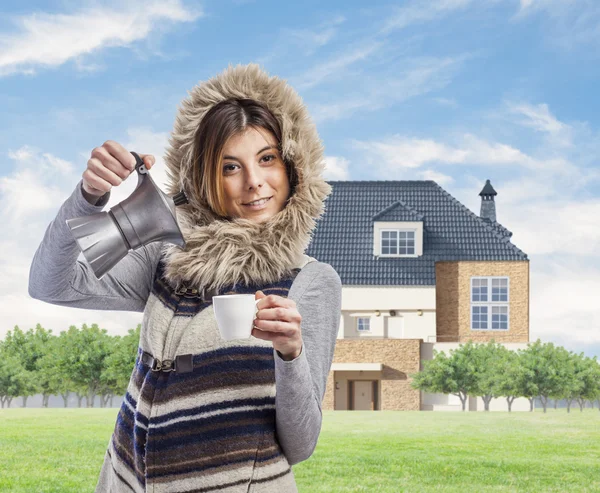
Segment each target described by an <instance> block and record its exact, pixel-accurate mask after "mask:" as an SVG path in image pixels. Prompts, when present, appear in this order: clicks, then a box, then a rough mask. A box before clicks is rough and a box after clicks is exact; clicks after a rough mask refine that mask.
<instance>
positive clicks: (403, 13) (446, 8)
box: [381, 0, 473, 34]
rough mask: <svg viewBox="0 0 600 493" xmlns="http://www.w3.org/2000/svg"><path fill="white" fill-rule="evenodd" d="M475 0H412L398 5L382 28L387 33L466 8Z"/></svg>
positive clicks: (382, 31)
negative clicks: (416, 0) (423, 0)
mask: <svg viewBox="0 0 600 493" xmlns="http://www.w3.org/2000/svg"><path fill="white" fill-rule="evenodd" d="M472 1H473V0H436V1H429V2H411V3H409V4H408V5H405V6H402V7H398V8H396V9H395V11H394V13H393V14H392V15H391V16H390V17H389V19H387V21H386V22H385V24H384V26H383V27H382V29H381V33H382V34H386V33H388V32H390V31H393V30H396V29H404V28H405V27H408V26H410V25H412V24H417V23H421V22H427V21H431V20H434V19H436V18H438V17H441V16H443V15H445V14H448V13H450V12H453V11H455V10H460V9H465V8H466V7H468V6H469V5H470V4H471V3H472Z"/></svg>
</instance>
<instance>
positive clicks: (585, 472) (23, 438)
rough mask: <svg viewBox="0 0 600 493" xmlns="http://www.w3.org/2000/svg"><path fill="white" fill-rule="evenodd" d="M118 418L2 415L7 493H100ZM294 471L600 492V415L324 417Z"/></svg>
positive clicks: (347, 486) (332, 483) (396, 488)
mask: <svg viewBox="0 0 600 493" xmlns="http://www.w3.org/2000/svg"><path fill="white" fill-rule="evenodd" d="M116 413H117V409H2V410H0V492H3V493H4V492H10V493H30V492H36V493H55V492H56V493H59V492H60V493H63V492H65V493H66V492H77V493H81V492H88V491H89V492H93V491H94V487H95V485H96V481H97V479H98V473H99V471H100V466H101V464H102V460H103V458H104V451H105V449H106V446H107V444H108V441H109V439H110V435H111V433H112V430H113V427H114V421H115V417H116ZM294 474H295V476H296V482H297V484H298V489H299V492H300V493H305V492H306V493H308V492H310V493H313V492H314V493H321V492H322V493H337V492H340V493H342V492H375V493H387V492H390V493H392V492H393V493H397V492H417V491H418V492H432V491H435V492H461V493H463V492H465V491H469V492H471V491H473V492H478V493H479V492H482V493H483V492H536V493H538V492H541V491H543V492H559V491H560V492H561V493H563V492H565V491H567V492H571V491H574V492H575V491H576V492H578V493H579V492H581V493H583V492H600V412H598V410H597V409H586V410H585V411H584V412H583V413H581V412H580V411H579V410H578V409H577V410H572V411H571V413H570V414H567V412H566V411H565V410H564V409H561V410H554V409H549V410H548V413H546V414H543V413H542V412H541V410H539V411H538V410H536V411H535V412H534V413H526V412H514V413H501V412H491V413H483V412H476V413H475V412H471V413H461V412H393V411H381V412H368V411H351V412H347V411H336V412H333V411H324V418H323V428H322V431H321V436H320V438H319V444H318V446H317V448H316V450H315V452H314V454H313V455H312V457H311V458H310V459H309V460H307V461H305V462H302V463H300V464H297V465H295V466H294ZM282 493H283V492H282Z"/></svg>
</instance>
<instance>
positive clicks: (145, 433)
mask: <svg viewBox="0 0 600 493" xmlns="http://www.w3.org/2000/svg"><path fill="white" fill-rule="evenodd" d="M141 157H142V158H143V160H144V162H145V164H146V165H147V167H148V168H151V167H152V165H153V164H154V162H155V161H154V157H153V156H150V155H141ZM165 162H166V166H167V170H168V178H169V183H168V186H167V192H168V193H169V194H171V195H174V194H175V193H177V192H179V191H180V190H183V191H185V193H186V195H187V197H188V199H189V203H188V204H187V205H185V206H180V207H178V209H177V218H178V222H179V224H180V227H181V229H182V232H183V234H184V237H185V240H186V247H185V249H181V248H179V247H177V246H174V245H169V244H163V243H151V244H149V245H147V246H143V247H141V248H139V249H138V250H135V251H131V252H129V254H128V255H127V256H126V257H125V258H124V259H123V260H121V262H119V264H117V265H116V266H115V267H114V268H113V269H112V270H111V271H110V272H109V273H108V274H106V275H105V276H104V277H103V278H102V279H101V280H97V279H96V277H95V276H94V274H93V272H92V270H91V268H90V267H89V266H88V265H87V264H86V263H84V262H80V261H77V257H78V254H79V249H78V247H77V245H76V243H75V241H74V239H73V237H72V235H71V234H70V231H69V230H68V228H67V226H66V224H65V221H66V219H69V218H71V217H77V216H81V215H85V214H93V213H96V212H98V211H100V210H102V208H103V207H104V205H106V203H107V201H108V198H109V196H110V189H111V187H112V186H116V185H118V184H119V183H121V182H122V180H123V179H125V178H127V176H128V175H129V174H130V173H131V172H132V171H133V169H134V166H133V165H134V164H135V159H134V158H133V156H132V155H131V154H130V153H129V152H128V150H126V149H124V148H123V147H122V146H121V145H119V144H118V143H116V142H112V141H107V142H106V143H105V144H104V145H103V146H101V147H100V148H96V149H94V151H93V152H92V157H91V159H90V160H89V161H88V166H87V169H86V171H85V172H84V173H83V179H82V180H81V181H80V183H78V185H77V187H76V189H75V190H74V192H73V193H72V195H71V196H70V197H69V198H68V199H67V200H66V201H65V203H64V204H63V205H62V206H61V208H60V209H59V211H58V214H57V217H56V218H55V219H54V221H53V222H52V223H51V224H50V225H49V227H48V229H47V231H46V233H45V236H44V239H43V241H42V243H41V244H40V246H39V248H38V250H37V252H36V254H35V257H34V259H33V262H32V266H31V272H30V279H29V292H30V295H31V296H33V297H34V298H37V299H40V300H43V301H46V302H49V303H54V304H57V305H65V306H71V307H80V308H93V309H106V310H132V311H139V312H143V322H142V330H141V337H140V344H139V349H138V356H137V358H136V363H135V368H134V370H133V373H132V375H131V380H130V383H129V386H128V388H127V393H126V395H125V398H124V400H123V404H122V406H121V409H120V411H119V414H118V417H117V423H116V425H115V429H114V432H113V435H112V437H111V439H110V442H109V444H108V449H107V451H106V455H105V459H104V464H103V466H102V470H101V472H100V477H99V480H98V485H97V488H96V491H97V492H109V491H110V492H121V491H135V492H138V491H140V492H142V491H154V492H167V491H169V492H189V491H203V492H209V491H220V492H255V493H257V492H277V493H281V492H286V493H287V492H294V491H297V488H296V484H295V480H294V475H293V472H292V470H291V467H290V466H291V465H293V464H296V463H298V462H300V461H303V460H306V459H307V458H309V457H310V455H311V454H312V452H313V450H314V448H315V446H316V443H317V439H318V436H319V432H320V429H321V402H322V399H323V396H324V393H325V387H326V383H327V378H328V374H329V370H330V368H331V362H332V359H333V353H334V348H335V341H336V337H337V331H338V328H339V319H340V309H341V282H340V278H339V276H338V275H337V273H336V272H335V270H334V269H333V268H332V267H331V266H330V265H328V264H325V263H322V262H319V261H317V260H316V259H314V258H311V257H308V256H307V255H305V254H304V251H305V249H306V247H307V245H308V244H309V242H310V238H311V233H312V231H313V230H314V227H315V225H316V222H315V221H316V220H317V219H318V218H319V217H320V216H321V215H322V213H323V211H324V200H325V198H326V197H327V195H328V194H329V193H330V191H331V188H330V186H329V185H328V184H327V183H326V182H325V181H324V180H323V178H322V176H321V174H322V171H323V167H324V164H323V147H322V143H321V141H320V139H319V137H318V134H317V132H316V128H315V126H314V124H313V123H312V122H311V120H310V117H309V116H308V113H307V110H306V108H305V107H304V105H303V103H302V100H301V99H300V97H299V96H298V94H297V93H296V92H295V91H294V90H293V89H292V88H291V87H290V86H289V85H287V84H286V82H285V81H283V80H281V79H279V78H277V77H270V76H269V75H268V74H266V73H265V72H264V71H262V70H261V69H260V67H259V66H258V65H255V64H249V65H246V66H239V65H238V66H237V67H232V66H230V67H229V68H228V69H226V70H225V71H223V72H222V73H221V74H219V75H217V76H216V77H213V78H212V79H209V80H208V81H206V82H203V83H201V84H199V85H197V86H196V87H194V89H193V90H192V91H191V92H190V93H189V97H187V98H186V99H185V100H184V101H183V102H182V105H181V106H180V108H179V111H178V115H177V118H176V122H175V126H174V129H173V132H172V134H171V138H170V142H169V148H168V149H167V153H166V156H165ZM257 199H260V200H261V201H264V199H268V200H267V201H266V203H263V204H258V205H249V203H250V202H253V201H256V200H257ZM228 293H246V294H248V293H254V294H255V299H260V302H259V303H258V305H257V306H258V309H259V311H258V313H257V317H256V320H255V321H254V324H255V325H254V329H253V330H252V336H253V337H251V338H250V339H248V340H235V341H229V342H225V341H223V340H221V338H220V336H219V333H218V328H217V325H216V321H215V318H214V314H213V310H212V308H211V306H210V305H211V297H212V296H214V295H216V294H228ZM190 354H191V355H193V357H192V358H191V359H188V360H185V356H184V355H190ZM182 356H184V357H183V358H182ZM178 357H179V358H178ZM165 361H166V362H171V361H175V362H176V364H175V371H171V370H173V367H172V364H171V363H168V364H165ZM161 368H163V370H161Z"/></svg>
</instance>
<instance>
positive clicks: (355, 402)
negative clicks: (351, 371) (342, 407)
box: [348, 380, 379, 411]
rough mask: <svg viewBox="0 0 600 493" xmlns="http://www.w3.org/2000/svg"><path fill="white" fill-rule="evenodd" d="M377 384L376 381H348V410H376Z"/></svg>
mask: <svg viewBox="0 0 600 493" xmlns="http://www.w3.org/2000/svg"><path fill="white" fill-rule="evenodd" d="M378 383H379V382H378V381H377V380H348V410H350V411H376V410H378V409H379V403H378V402H377V396H378V395H379V392H378Z"/></svg>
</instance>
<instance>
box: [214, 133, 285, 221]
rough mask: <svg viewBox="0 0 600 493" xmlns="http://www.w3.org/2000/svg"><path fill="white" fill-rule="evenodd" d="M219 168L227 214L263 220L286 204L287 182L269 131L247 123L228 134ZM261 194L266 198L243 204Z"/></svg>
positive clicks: (275, 145) (274, 142) (273, 139)
mask: <svg viewBox="0 0 600 493" xmlns="http://www.w3.org/2000/svg"><path fill="white" fill-rule="evenodd" d="M221 172H222V174H223V186H224V192H225V210H226V211H227V216H228V217H230V218H234V217H238V218H244V219H250V220H252V221H255V222H259V223H262V222H264V221H266V220H267V219H269V218H271V217H272V216H274V215H275V214H277V213H278V212H279V211H281V210H282V209H283V208H284V207H285V204H286V201H287V199H288V197H289V193H290V185H289V181H288V177H287V171H286V169H285V164H284V162H283V160H282V159H281V155H280V153H279V151H278V150H277V140H276V139H275V136H274V135H272V134H271V132H269V131H267V130H265V129H263V128H258V129H256V128H254V127H249V128H248V129H246V130H245V131H244V132H242V133H240V134H237V135H234V136H233V137H231V138H230V139H229V140H228V141H227V143H226V144H225V147H224V148H223V160H222V161H221ZM263 198H268V199H269V200H267V202H266V203H263V204H260V205H258V206H250V205H246V204H248V203H250V202H253V201H255V200H257V199H263Z"/></svg>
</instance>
